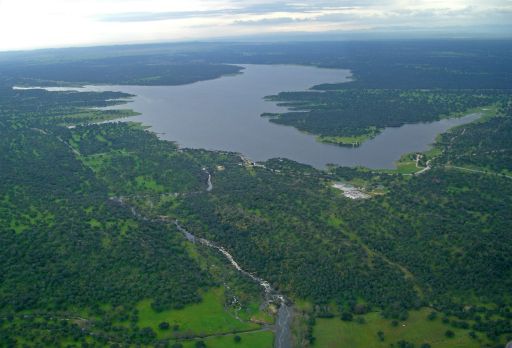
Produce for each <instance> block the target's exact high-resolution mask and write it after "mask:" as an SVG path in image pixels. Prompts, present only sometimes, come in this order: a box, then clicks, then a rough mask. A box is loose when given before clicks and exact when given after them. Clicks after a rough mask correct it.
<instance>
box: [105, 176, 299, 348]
mask: <svg viewBox="0 0 512 348" xmlns="http://www.w3.org/2000/svg"><path fill="white" fill-rule="evenodd" d="M203 171H204V172H205V173H207V174H208V179H207V182H206V184H207V187H206V192H210V191H212V190H213V184H212V176H211V174H210V172H208V170H207V169H206V168H203ZM110 199H111V200H112V201H114V202H117V203H119V204H121V205H123V206H125V207H128V208H130V211H131V213H132V215H134V216H135V217H137V218H139V219H142V220H146V221H149V220H154V221H158V222H162V221H164V222H170V220H168V219H165V218H162V217H160V218H158V219H149V218H147V217H146V216H144V215H142V214H141V213H139V212H137V210H136V209H135V207H133V206H130V205H128V204H127V203H126V202H125V199H124V197H111V198H110ZM174 224H175V225H176V228H177V229H178V231H180V232H181V233H182V234H183V236H184V237H185V238H186V239H187V240H188V241H189V242H191V243H194V244H200V245H204V246H206V247H208V248H212V249H215V250H217V251H219V252H220V253H221V254H222V255H223V256H224V257H225V258H226V259H227V260H228V261H229V263H230V264H231V265H232V266H233V267H235V269H236V270H237V271H238V272H240V273H241V274H243V275H244V276H246V277H249V278H250V279H251V280H252V281H254V282H256V283H258V284H259V285H260V286H261V287H262V288H263V291H264V294H265V304H266V305H268V304H270V303H275V304H277V305H279V310H278V312H277V319H276V324H275V340H274V348H291V346H292V343H291V342H292V338H291V331H290V326H291V322H292V319H293V307H292V305H291V302H290V301H289V300H288V299H287V298H286V297H285V296H284V295H282V294H280V293H278V292H277V291H276V290H275V289H274V288H273V287H272V286H271V285H270V283H269V282H268V281H266V280H264V279H262V278H260V277H258V276H257V275H255V274H253V273H251V272H248V271H246V270H244V269H243V268H242V267H240V265H239V264H238V262H236V260H235V259H234V258H233V256H232V255H231V254H230V253H229V252H228V251H227V250H226V249H224V247H222V246H220V245H217V244H215V243H214V242H212V241H209V240H207V239H204V238H200V237H196V236H195V235H193V234H192V233H190V232H189V231H188V230H187V229H186V228H184V227H183V226H182V225H181V224H180V223H179V221H178V220H174Z"/></svg>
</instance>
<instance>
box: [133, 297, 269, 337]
mask: <svg viewBox="0 0 512 348" xmlns="http://www.w3.org/2000/svg"><path fill="white" fill-rule="evenodd" d="M202 297H203V301H202V302H201V303H198V304H193V305H190V306H186V307H185V308H183V309H179V310H178V309H173V310H167V311H162V312H156V311H154V310H153V309H152V308H151V302H150V301H148V300H146V301H142V302H141V303H139V304H138V305H137V309H138V311H139V322H138V326H139V327H141V328H143V327H151V328H152V329H153V330H154V331H155V332H156V333H157V335H158V337H159V338H170V337H172V336H173V334H174V333H175V332H173V330H172V329H168V330H161V329H159V328H158V324H160V323H162V322H168V323H169V324H170V326H171V328H172V327H173V326H174V325H179V333H181V334H184V333H186V334H191V335H195V336H199V335H201V336H202V335H212V334H219V333H230V332H238V331H248V330H256V329H259V328H260V326H259V325H258V324H253V323H244V322H241V321H239V320H237V319H236V318H235V317H234V315H233V313H230V312H228V311H227V310H226V309H225V308H224V290H223V289H222V288H214V289H211V290H210V291H208V292H206V293H204V294H202Z"/></svg>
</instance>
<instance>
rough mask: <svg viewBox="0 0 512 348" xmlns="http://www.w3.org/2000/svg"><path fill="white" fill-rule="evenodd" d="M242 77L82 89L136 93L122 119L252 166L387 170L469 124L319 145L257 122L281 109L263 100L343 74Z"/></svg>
mask: <svg viewBox="0 0 512 348" xmlns="http://www.w3.org/2000/svg"><path fill="white" fill-rule="evenodd" d="M244 67H245V69H244V71H243V73H242V74H238V75H233V76H225V77H222V78H219V79H216V80H209V81H201V82H196V83H193V84H188V85H182V86H86V89H87V90H94V91H122V92H126V93H130V94H134V95H136V97H135V98H134V99H133V101H132V102H131V103H129V104H128V106H124V107H129V108H132V109H134V110H135V111H138V112H140V113H141V114H142V115H140V116H136V117H131V118H129V120H131V121H138V122H142V123H144V124H146V125H148V126H150V127H151V130H153V131H154V132H156V133H158V134H159V136H160V137H161V138H162V139H166V140H172V141H176V142H177V143H178V144H179V145H180V146H181V147H188V148H203V149H208V150H225V151H234V152H239V153H242V154H243V155H245V156H246V157H249V158H251V159H252V160H254V161H264V160H267V159H270V158H276V157H283V158H289V159H292V160H295V161H298V162H301V163H306V164H310V165H313V166H315V167H318V168H323V167H325V165H326V164H328V163H333V164H338V165H344V166H356V165H361V166H366V167H370V168H393V167H394V163H395V161H397V160H398V159H399V158H400V156H401V155H402V154H404V153H408V152H413V151H425V150H427V149H428V148H429V145H430V144H431V143H432V142H433V141H434V139H435V137H436V136H437V135H438V134H439V133H442V132H444V131H446V130H447V129H449V128H451V127H453V126H457V125H460V124H464V123H467V122H470V121H472V120H474V119H476V118H477V117H478V116H477V115H471V116H467V117H464V118H459V119H446V120H441V121H437V122H433V123H423V124H411V125H404V126H402V127H399V128H387V129H385V130H384V131H383V132H382V133H381V134H379V135H378V136H377V137H376V138H374V139H372V140H370V141H367V142H365V143H363V145H362V146H360V147H357V148H347V147H340V146H337V145H332V144H322V143H318V142H317V141H316V140H315V137H314V136H312V135H307V134H304V133H301V132H299V131H298V130H296V129H295V128H293V127H288V126H282V125H277V124H274V123H271V122H269V121H268V120H267V119H266V118H263V117H260V115H261V114H262V113H264V112H280V111H281V112H282V111H286V109H285V108H284V107H279V106H277V105H276V103H274V102H270V101H265V100H264V99H263V98H264V97H265V96H268V95H273V94H277V93H279V92H282V91H303V90H307V89H308V88H310V87H312V86H314V85H316V84H320V83H335V82H346V81H348V80H349V79H350V71H348V70H339V69H320V68H315V67H306V66H295V65H244Z"/></svg>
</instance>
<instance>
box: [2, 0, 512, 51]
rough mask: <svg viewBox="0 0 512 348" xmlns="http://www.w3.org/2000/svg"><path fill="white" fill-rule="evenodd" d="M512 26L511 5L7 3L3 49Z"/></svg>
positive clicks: (471, 0)
mask: <svg viewBox="0 0 512 348" xmlns="http://www.w3.org/2000/svg"><path fill="white" fill-rule="evenodd" d="M510 23H512V1H510V0H429V1H426V0H380V1H377V0H359V1H356V0H338V1H335V0H332V1H322V0H318V1H305V0H302V1H284V0H274V1H268V0H187V1H180V0H170V1H169V0H0V50H9V49H27V48H38V47H61V46H80V45H95V44H108V43H132V42H146V41H169V40H187V39H200V38H204V39H208V38H213V37H222V36H234V35H249V34H264V33H272V32H293V31H306V32H308V31H309V32H322V31H329V30H341V31H343V30H347V31H357V30H361V29H364V30H371V29H372V28H378V30H386V28H390V29H392V28H396V27H408V28H415V27H417V28H423V29H424V28H432V29H438V28H440V27H446V26H450V27H452V28H453V27H457V28H460V29H461V30H462V31H464V30H472V31H475V30H477V29H479V28H481V29H485V27H487V26H493V25H502V26H504V27H505V28H511V24H510ZM376 30H377V29H376ZM503 34H504V35H505V34H507V33H506V32H504V33H503ZM508 34H509V35H510V34H511V33H508Z"/></svg>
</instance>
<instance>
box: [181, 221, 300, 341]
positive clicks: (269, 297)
mask: <svg viewBox="0 0 512 348" xmlns="http://www.w3.org/2000/svg"><path fill="white" fill-rule="evenodd" d="M174 223H175V225H176V227H177V228H178V230H179V231H180V232H181V233H183V235H184V236H185V238H186V239H187V240H188V241H189V242H192V243H195V244H201V245H204V246H207V247H209V248H212V249H216V250H218V251H219V252H220V253H221V254H222V255H224V257H225V258H226V259H227V260H228V261H229V263H231V265H232V266H233V267H235V269H236V270H237V271H238V272H240V273H242V274H243V275H245V276H247V277H249V278H250V279H251V280H253V281H254V282H256V283H258V284H259V285H260V286H261V287H262V288H263V291H264V292H265V301H266V303H267V304H269V303H277V304H278V305H279V310H278V312H277V319H276V325H275V330H276V337H275V341H274V347H275V348H291V332H290V325H291V321H292V318H293V316H292V313H293V308H292V306H291V305H290V301H288V299H287V298H286V297H285V296H284V295H282V294H280V293H278V292H277V291H276V290H275V289H274V288H272V286H271V285H270V283H269V282H268V281H266V280H264V279H262V278H260V277H258V276H256V275H254V274H253V273H251V272H248V271H246V270H244V269H243V268H242V267H240V265H239V264H238V262H236V260H235V259H234V258H233V256H232V255H231V254H230V253H229V252H228V251H227V250H226V249H224V248H223V247H221V246H219V245H217V244H215V243H213V242H211V241H209V240H207V239H204V238H199V237H196V236H194V235H193V234H192V233H190V232H189V231H188V230H186V229H185V228H184V227H183V226H181V225H180V223H179V222H178V220H175V221H174Z"/></svg>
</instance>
